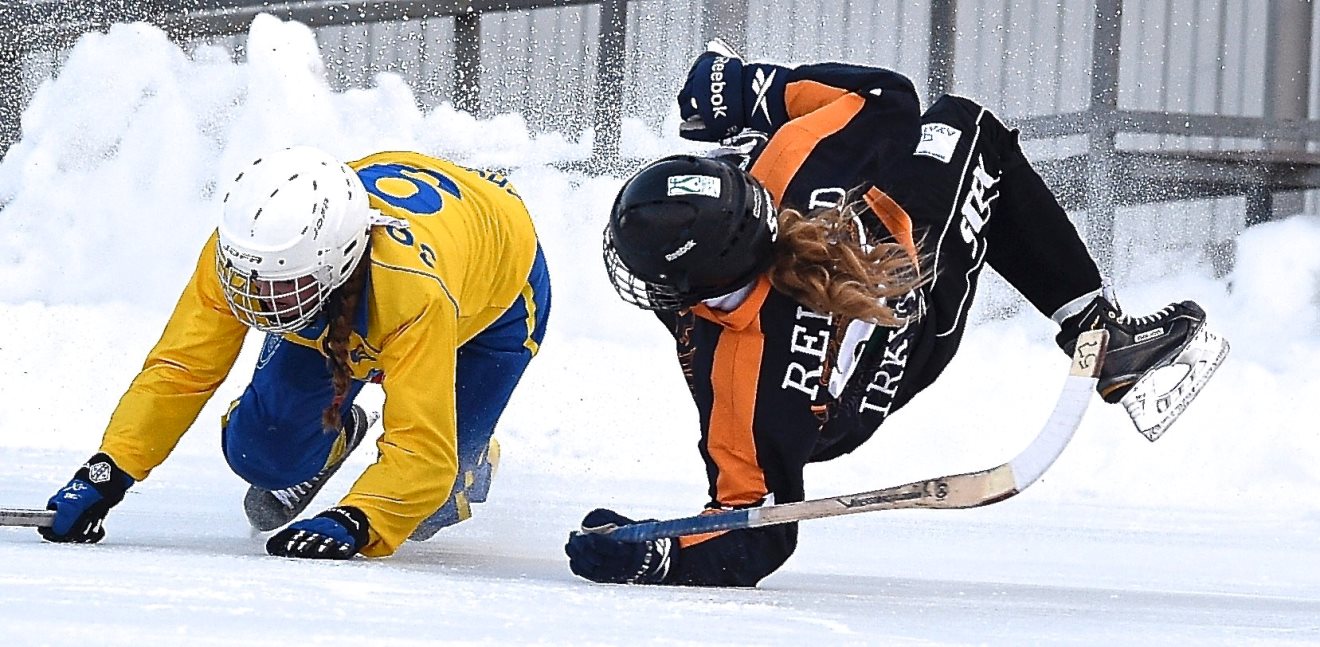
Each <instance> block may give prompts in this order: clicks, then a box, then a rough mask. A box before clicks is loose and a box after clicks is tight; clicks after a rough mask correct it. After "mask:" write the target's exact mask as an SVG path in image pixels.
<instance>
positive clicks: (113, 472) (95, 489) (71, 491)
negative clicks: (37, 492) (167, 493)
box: [37, 453, 135, 544]
mask: <svg viewBox="0 0 1320 647" xmlns="http://www.w3.org/2000/svg"><path fill="white" fill-rule="evenodd" d="M133 483H135V481H134V480H133V477H131V476H129V475H128V474H126V473H125V472H124V471H123V470H121V469H119V466H118V465H115V462H114V460H112V459H111V458H110V457H109V456H108V455H106V454H104V453H98V454H96V455H95V456H92V457H91V458H90V459H88V460H87V462H86V463H84V464H83V466H82V467H81V468H79V469H78V471H77V473H75V474H74V475H73V479H71V480H70V481H69V483H68V484H67V485H65V486H64V487H62V488H60V491H59V492H56V493H55V496H52V497H51V498H50V501H47V502H46V509H47V510H54V511H55V519H54V521H53V522H52V523H51V525H50V527H49V528H37V532H39V533H41V536H42V537H43V538H45V539H46V541H54V542H60V543H65V542H73V543H80V544H94V543H96V542H98V541H101V540H102V539H104V538H105V527H104V525H103V523H104V521H105V516H106V515H107V514H109V513H110V508H113V507H114V506H115V505H116V504H118V503H119V502H120V501H123V500H124V492H127V491H128V488H130V487H132V485H133Z"/></svg>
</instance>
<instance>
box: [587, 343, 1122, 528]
mask: <svg viewBox="0 0 1320 647" xmlns="http://www.w3.org/2000/svg"><path fill="white" fill-rule="evenodd" d="M1107 344H1108V334H1107V333H1105V332H1104V331H1087V332H1085V333H1082V336H1081V337H1080V338H1079V339H1078V342H1077V350H1076V352H1074V353H1073V361H1072V364H1071V366H1070V367H1069V372H1068V378H1067V381H1065V383H1064V388H1063V393H1062V394H1061V395H1060V396H1059V400H1058V402H1057V403H1056V405H1055V407H1054V410H1053V412H1051V413H1050V417H1049V419H1048V420H1047V421H1046V422H1045V425H1044V427H1043V428H1042V429H1041V431H1040V432H1039V433H1038V434H1037V436H1036V438H1035V439H1034V440H1032V442H1031V444H1030V445H1028V446H1027V448H1026V449H1024V450H1023V451H1022V453H1020V454H1018V456H1016V457H1014V458H1013V460H1011V461H1009V462H1007V463H1004V464H1002V465H998V466H995V467H992V468H990V469H987V470H981V471H979V472H968V473H966V474H955V475H952V476H941V477H938V478H933V479H927V480H924V481H916V482H913V483H907V484H904V485H897V486H894V487H888V488H883V489H880V490H872V491H870V492H862V493H859V494H851V495H847V496H839V497H829V498H825V499H812V500H810V501H798V502H795V503H783V504H779V505H770V506H762V507H760V508H748V509H744V510H726V511H719V512H708V513H707V514H702V515H697V516H695V517H683V518H681V519H670V520H667V521H644V522H641V523H635V524H629V525H627V526H622V527H619V528H615V529H613V530H611V531H609V534H610V535H611V536H613V537H616V538H618V539H620V540H622V541H646V540H648V539H658V538H660V537H683V536H687V535H698V534H704V533H709V532H718V531H723V530H738V529H742V528H757V527H760V526H769V525H774V524H781V523H792V522H795V521H805V520H808V519H821V518H824V517H835V516H839V515H845V514H857V513H859V512H871V511H874V510H898V509H902V508H943V509H954V508H975V507H980V506H983V505H990V504H992V503H998V502H999V501H1003V500H1004V499H1007V498H1009V497H1011V496H1013V495H1015V494H1017V493H1018V492H1021V491H1022V490H1025V489H1027V487H1028V486H1030V485H1031V484H1032V483H1033V482H1035V481H1036V479H1037V478H1039V477H1040V475H1041V474H1043V473H1044V472H1045V470H1046V469H1048V468H1049V466H1050V465H1052V464H1053V463H1054V460H1055V459H1056V458H1058V457H1059V455H1060V454H1061V453H1063V449H1064V447H1066V446H1067V445H1068V442H1069V441H1070V440H1072V436H1073V433H1074V432H1075V431H1076V430H1077V427H1078V426H1079V425H1080V424H1081V422H1082V416H1083V414H1085V413H1086V407H1087V405H1088V404H1089V403H1090V400H1091V394H1092V393H1093V391H1094V389H1095V384H1096V380H1097V376H1098V375H1099V374H1100V366H1101V365H1102V364H1103V361H1104V351H1105V348H1106V345H1107Z"/></svg>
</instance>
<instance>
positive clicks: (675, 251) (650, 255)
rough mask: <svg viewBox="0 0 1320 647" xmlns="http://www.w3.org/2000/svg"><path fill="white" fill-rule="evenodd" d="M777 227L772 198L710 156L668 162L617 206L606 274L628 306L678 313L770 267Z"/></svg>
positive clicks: (640, 175) (630, 186) (609, 228)
mask: <svg viewBox="0 0 1320 647" xmlns="http://www.w3.org/2000/svg"><path fill="white" fill-rule="evenodd" d="M777 225H778V221H777V213H776V211H775V207H774V204H773V202H772V201H771V199H770V193H769V192H768V191H766V190H765V187H763V186H761V184H760V183H759V182H757V181H756V180H755V179H754V178H752V176H750V175H748V174H747V173H746V172H744V171H742V170H740V169H738V168H736V167H734V166H732V165H730V164H728V163H726V162H722V161H718V160H714V159H710V158H706V157H695V156H692V155H674V156H672V157H666V158H664V159H661V160H658V161H655V162H652V163H651V164H649V165H647V166H646V168H643V169H642V170H640V171H638V172H637V174H636V175H633V176H632V178H630V179H629V180H628V181H627V182H625V183H624V184H623V188H622V189H620V190H619V196H618V197H617V198H615V199H614V208H613V209H612V210H611V211H610V222H609V224H608V225H606V226H605V249H604V252H605V269H606V271H607V272H609V275H610V281H611V282H612V283H613V284H614V289H615V290H617V291H618V292H619V296H620V297H622V298H623V300H624V301H627V302H628V303H631V304H633V305H635V306H638V307H640V308H645V309H647V310H670V311H673V310H681V309H683V308H688V307H691V306H693V305H696V304H697V303H698V302H700V301H701V300H702V299H709V298H711V297H717V296H720V295H723V294H728V293H729V292H732V291H734V290H736V289H738V288H740V287H742V286H743V285H746V284H747V283H749V282H751V280H752V279H754V278H755V277H756V275H758V274H760V273H761V272H763V271H765V269H766V268H768V267H770V263H771V261H772V260H773V255H772V254H771V245H772V243H774V240H775V232H776V229H777Z"/></svg>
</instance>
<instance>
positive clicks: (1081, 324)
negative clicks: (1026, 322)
mask: <svg viewBox="0 0 1320 647" xmlns="http://www.w3.org/2000/svg"><path fill="white" fill-rule="evenodd" d="M1204 323H1205V311H1204V310H1202V309H1201V306H1198V305H1196V303H1195V302H1192V301H1183V302H1182V303H1171V304H1169V305H1167V306H1165V307H1164V309H1162V310H1160V311H1159V312H1156V313H1155V314H1153V315H1149V316H1145V317H1139V318H1132V317H1128V316H1126V315H1124V314H1122V313H1121V312H1120V311H1119V309H1118V308H1117V307H1116V306H1114V305H1113V304H1111V303H1110V302H1109V301H1108V300H1106V299H1105V298H1104V297H1102V296H1098V297H1096V298H1095V300H1093V301H1091V303H1090V304H1088V305H1087V306H1086V308H1085V309H1084V310H1082V311H1081V312H1080V313H1078V314H1077V315H1074V316H1073V317H1072V318H1070V319H1068V320H1066V321H1064V322H1063V327H1062V328H1063V329H1062V330H1060V331H1059V334H1058V336H1057V337H1055V338H1054V340H1055V341H1056V342H1057V343H1058V344H1059V347H1060V348H1062V349H1063V350H1064V352H1066V353H1068V354H1072V352H1073V350H1074V349H1075V348H1076V345H1077V336H1078V335H1080V334H1082V331H1084V330H1095V329H1098V328H1103V329H1105V330H1108V331H1109V347H1108V349H1107V350H1106V351H1105V360H1104V365H1103V366H1102V367H1101V368H1100V381H1099V383H1098V384H1096V391H1099V392H1100V397H1102V398H1104V400H1105V402H1109V403H1111V404H1112V403H1114V402H1118V401H1119V400H1122V399H1123V396H1125V395H1127V393H1128V391H1129V390H1131V389H1132V386H1133V385H1134V384H1136V383H1137V381H1138V380H1140V379H1141V377H1142V376H1143V375H1145V374H1147V373H1149V372H1150V371H1153V370H1155V369H1157V368H1160V367H1162V366H1168V365H1169V364H1170V363H1171V362H1172V361H1173V359H1174V358H1175V357H1177V356H1178V353H1180V352H1182V349H1183V348H1185V347H1186V346H1187V344H1188V343H1189V342H1190V341H1191V339H1192V336H1193V335H1195V334H1196V331H1197V330H1199V329H1200V328H1201V325H1202V324H1204Z"/></svg>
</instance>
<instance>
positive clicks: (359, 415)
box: [243, 404, 379, 532]
mask: <svg viewBox="0 0 1320 647" xmlns="http://www.w3.org/2000/svg"><path fill="white" fill-rule="evenodd" d="M348 417H349V419H348V421H346V422H347V424H345V425H344V432H345V439H344V440H345V445H346V446H345V448H344V451H343V453H341V454H340V456H339V458H338V460H336V461H335V462H334V463H332V464H330V465H327V466H326V467H325V469H322V470H321V471H320V472H319V473H318V474H317V475H316V476H313V477H312V478H310V479H308V480H306V481H303V482H302V483H298V484H297V485H292V486H289V487H287V488H283V489H280V490H263V489H261V488H259V487H257V486H255V485H252V486H249V487H248V491H247V494H246V495H245V496H244V497H243V512H245V513H246V514H247V518H248V523H249V524H252V527H253V528H256V529H257V530H260V531H262V532H267V531H270V530H274V529H276V528H279V527H280V526H283V525H284V524H287V523H289V522H290V521H293V519H294V518H295V517H297V516H298V514H299V513H301V512H302V511H303V510H306V509H307V506H308V505H310V504H311V502H312V498H313V497H315V496H316V493H317V492H320V491H321V488H322V487H324V486H325V484H326V482H327V481H329V480H330V477H331V476H334V474H335V472H337V471H339V467H340V466H341V465H343V464H344V461H345V460H347V459H348V455H349V454H352V453H353V450H354V449H357V446H358V445H360V444H362V439H363V438H365V437H366V435H367V428H369V427H371V425H372V424H373V423H375V422H376V419H377V418H379V416H378V415H377V414H374V413H371V414H369V413H367V412H366V410H364V409H363V408H362V407H359V406H357V405H356V404H355V405H353V407H352V409H350V411H349V415H348Z"/></svg>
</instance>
